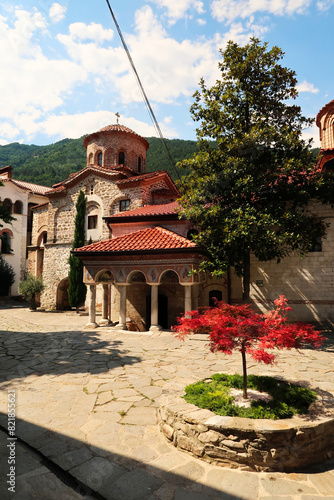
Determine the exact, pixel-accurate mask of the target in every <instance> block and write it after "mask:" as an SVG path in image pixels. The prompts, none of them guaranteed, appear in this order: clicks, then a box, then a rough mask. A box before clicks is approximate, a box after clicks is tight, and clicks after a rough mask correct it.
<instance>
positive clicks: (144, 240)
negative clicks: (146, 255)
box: [75, 226, 198, 252]
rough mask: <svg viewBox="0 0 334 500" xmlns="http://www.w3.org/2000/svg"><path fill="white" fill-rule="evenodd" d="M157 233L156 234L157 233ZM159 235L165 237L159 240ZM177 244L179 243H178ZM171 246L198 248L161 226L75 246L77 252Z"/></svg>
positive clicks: (149, 248) (157, 248)
mask: <svg viewBox="0 0 334 500" xmlns="http://www.w3.org/2000/svg"><path fill="white" fill-rule="evenodd" d="M157 233H158V234H157ZM159 234H160V236H161V237H162V238H163V237H165V238H167V239H162V240H160V238H159ZM178 244H179V245H178ZM171 248H198V245H196V244H195V243H194V242H192V241H191V240H188V239H187V238H185V237H184V236H181V235H180V234H177V233H175V232H174V231H171V230H170V229H167V228H165V227H162V226H153V227H145V228H143V229H139V230H138V231H133V232H132V233H127V234H122V235H120V236H116V237H115V238H111V239H109V240H104V241H97V242H95V243H92V244H91V245H86V246H84V247H80V248H75V251H76V252H77V251H78V252H90V251H92V252H94V251H96V252H103V251H105V252H108V251H109V252H119V251H121V252H122V251H132V250H134V251H136V250H144V251H145V250H159V249H160V250H168V249H171Z"/></svg>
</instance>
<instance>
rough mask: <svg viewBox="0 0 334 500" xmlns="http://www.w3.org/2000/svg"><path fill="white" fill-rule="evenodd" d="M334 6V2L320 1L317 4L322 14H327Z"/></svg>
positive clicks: (331, 0)
mask: <svg viewBox="0 0 334 500" xmlns="http://www.w3.org/2000/svg"><path fill="white" fill-rule="evenodd" d="M333 4H334V0H319V1H318V2H317V7H318V9H319V10H320V12H326V11H327V10H328V9H330V8H331V6H332V5H333Z"/></svg>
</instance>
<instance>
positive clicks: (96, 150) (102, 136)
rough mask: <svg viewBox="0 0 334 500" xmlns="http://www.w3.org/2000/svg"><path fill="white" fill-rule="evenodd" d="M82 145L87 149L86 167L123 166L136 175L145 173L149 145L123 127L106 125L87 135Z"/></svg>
mask: <svg viewBox="0 0 334 500" xmlns="http://www.w3.org/2000/svg"><path fill="white" fill-rule="evenodd" d="M83 144H84V146H85V148H86V149H87V165H94V166H97V167H102V168H107V169H113V168H117V167H119V166H120V165H123V166H126V167H129V168H130V169H131V170H133V171H134V172H137V173H138V174H142V173H145V170H146V151H147V149H148V147H149V143H148V142H147V140H146V139H145V138H144V137H142V136H140V135H139V134H137V132H134V131H133V130H131V129H130V128H128V127H125V126H124V125H120V124H119V123H116V124H114V125H107V126H106V127H103V128H101V129H100V130H98V131H97V132H93V133H92V134H89V135H87V136H86V137H85V138H84V141H83Z"/></svg>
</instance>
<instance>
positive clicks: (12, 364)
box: [0, 330, 141, 382]
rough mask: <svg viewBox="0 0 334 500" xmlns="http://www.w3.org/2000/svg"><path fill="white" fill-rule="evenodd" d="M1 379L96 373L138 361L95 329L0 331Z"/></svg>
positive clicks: (139, 359)
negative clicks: (104, 338) (102, 336)
mask: <svg viewBox="0 0 334 500" xmlns="http://www.w3.org/2000/svg"><path fill="white" fill-rule="evenodd" d="M0 344H1V350H0V382H3V381H6V380H7V381H10V380H12V379H17V378H24V377H27V376H29V375H37V376H41V375H44V374H56V375H62V374H66V373H91V374H98V373H104V372H107V371H108V370H110V369H115V368H120V367H123V366H125V365H132V364H135V363H139V362H140V361H141V358H140V357H139V356H133V355H130V354H129V353H128V351H126V350H125V349H123V348H122V345H123V342H122V341H119V340H102V339H101V336H99V335H98V334H97V333H96V332H95V331H89V330H83V331H65V332H62V331H54V332H49V331H48V332H14V331H0Z"/></svg>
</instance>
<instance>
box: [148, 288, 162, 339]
mask: <svg viewBox="0 0 334 500" xmlns="http://www.w3.org/2000/svg"><path fill="white" fill-rule="evenodd" d="M158 297H159V285H151V326H150V332H156V331H160V330H161V326H160V325H159V324H158V311H159V305H158Z"/></svg>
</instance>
